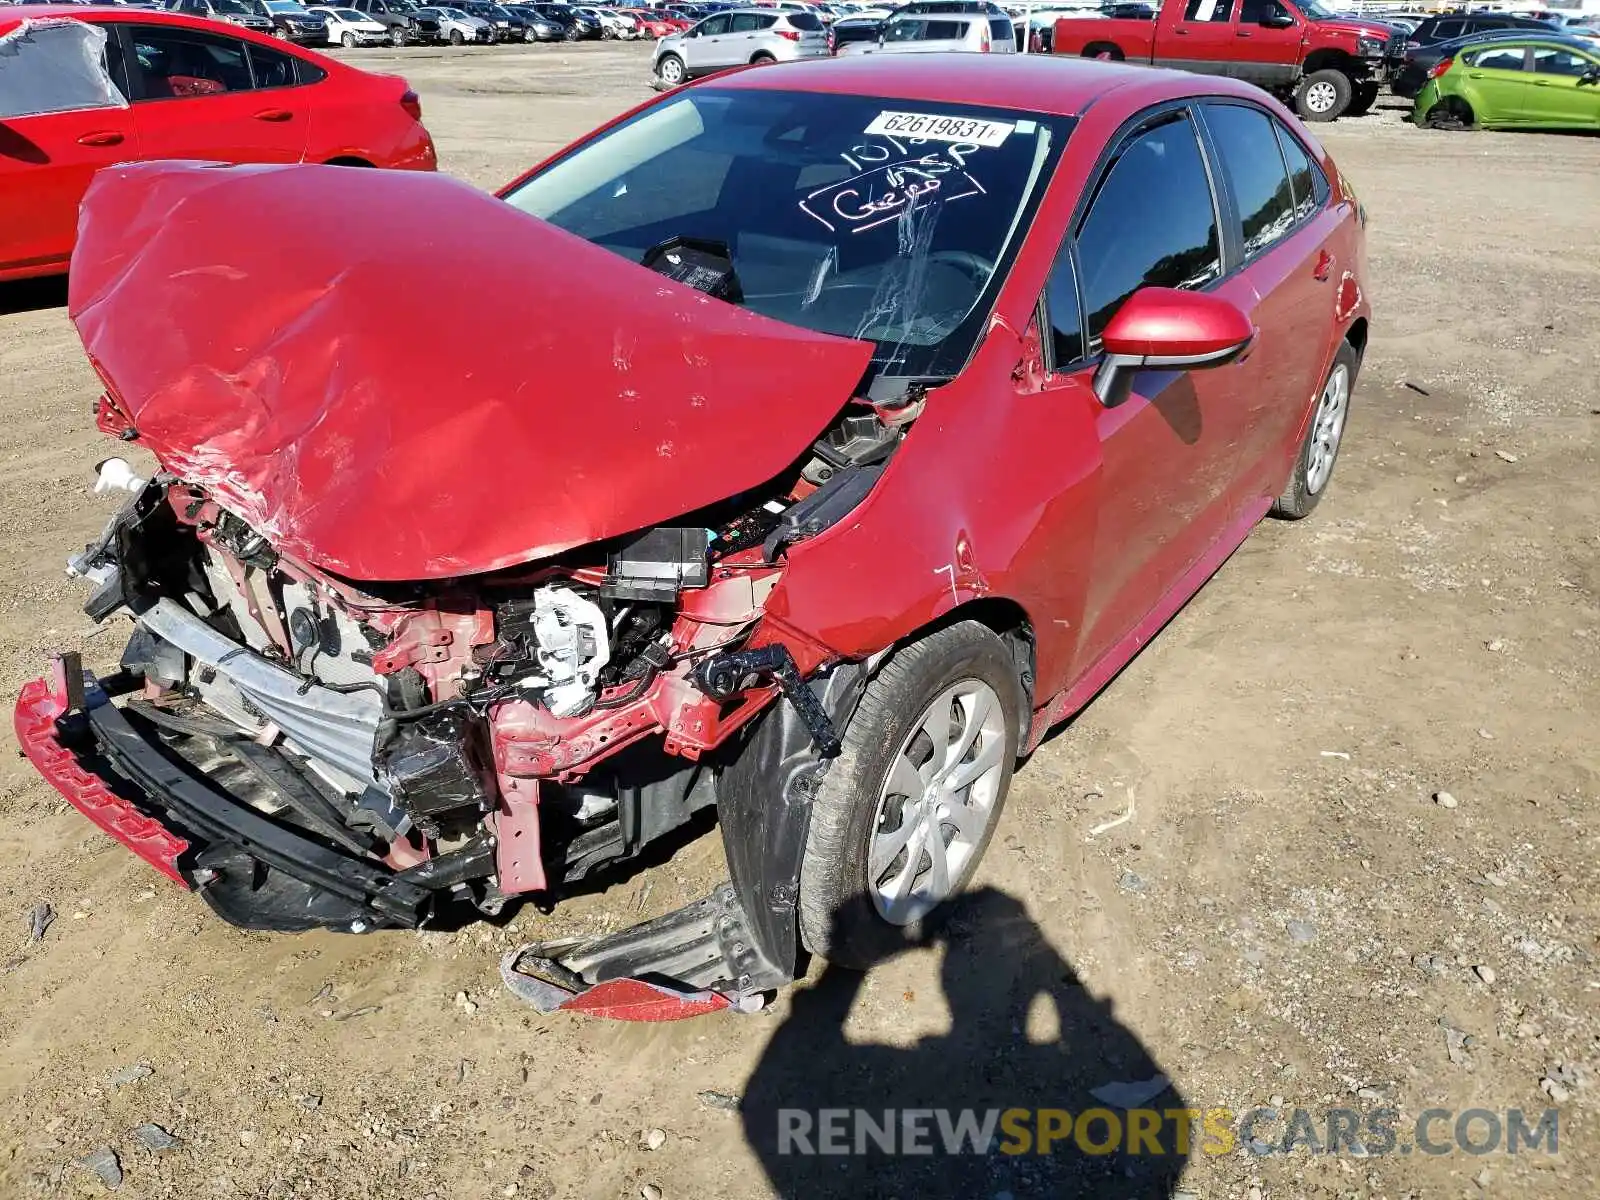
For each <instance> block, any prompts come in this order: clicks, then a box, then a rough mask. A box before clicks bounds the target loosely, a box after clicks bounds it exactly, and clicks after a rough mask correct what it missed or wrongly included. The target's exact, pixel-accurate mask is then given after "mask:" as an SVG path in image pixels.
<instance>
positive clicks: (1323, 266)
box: [1311, 250, 1333, 283]
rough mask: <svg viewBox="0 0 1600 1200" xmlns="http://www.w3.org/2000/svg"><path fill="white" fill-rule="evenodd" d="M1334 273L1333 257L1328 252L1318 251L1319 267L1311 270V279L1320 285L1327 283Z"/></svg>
mask: <svg viewBox="0 0 1600 1200" xmlns="http://www.w3.org/2000/svg"><path fill="white" fill-rule="evenodd" d="M1332 273H1333V255H1331V254H1329V253H1328V252H1327V251H1326V250H1318V251H1317V265H1316V266H1314V267H1312V268H1311V278H1313V279H1315V280H1316V281H1317V282H1318V283H1327V282H1328V276H1329V275H1331V274H1332Z"/></svg>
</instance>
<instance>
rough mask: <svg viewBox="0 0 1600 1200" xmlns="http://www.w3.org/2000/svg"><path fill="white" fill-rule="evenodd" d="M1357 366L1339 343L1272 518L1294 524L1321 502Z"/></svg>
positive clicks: (1347, 347) (1345, 345) (1348, 350)
mask: <svg viewBox="0 0 1600 1200" xmlns="http://www.w3.org/2000/svg"><path fill="white" fill-rule="evenodd" d="M1360 365H1361V360H1360V358H1359V357H1357V355H1356V352H1355V348H1354V347H1353V346H1351V345H1350V343H1349V342H1341V343H1340V345H1339V353H1337V354H1336V355H1334V357H1333V366H1331V367H1330V368H1328V377H1327V378H1326V379H1325V380H1323V383H1322V391H1321V393H1320V394H1319V395H1318V396H1317V407H1316V408H1315V409H1314V410H1313V411H1312V414H1311V425H1310V427H1309V428H1308V429H1307V430H1306V436H1305V441H1303V442H1301V443H1300V452H1299V453H1298V454H1296V455H1295V459H1294V470H1293V471H1292V472H1290V475H1289V482H1288V484H1287V485H1286V486H1285V487H1284V489H1283V495H1281V496H1279V497H1278V502H1277V503H1276V504H1274V505H1273V506H1272V515H1273V516H1275V517H1284V518H1286V519H1288V520H1291V521H1298V520H1299V519H1300V518H1301V517H1307V516H1310V515H1311V510H1312V509H1314V508H1315V507H1316V506H1317V502H1318V501H1319V500H1321V499H1322V493H1323V492H1325V491H1326V490H1327V488H1328V480H1330V479H1332V478H1333V464H1334V463H1335V462H1336V461H1337V460H1338V457H1339V447H1340V445H1341V444H1342V443H1343V441H1344V425H1345V419H1346V418H1347V417H1348V416H1349V415H1350V391H1351V389H1352V388H1353V387H1354V386H1355V381H1356V371H1357V369H1359V367H1360Z"/></svg>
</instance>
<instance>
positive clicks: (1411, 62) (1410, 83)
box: [1389, 28, 1528, 100]
mask: <svg viewBox="0 0 1600 1200" xmlns="http://www.w3.org/2000/svg"><path fill="white" fill-rule="evenodd" d="M1527 32H1528V31H1527V30H1525V29H1515V28H1513V29H1487V30H1484V31H1483V32H1482V33H1476V34H1471V35H1469V36H1467V37H1458V38H1453V39H1452V40H1450V41H1448V42H1432V43H1430V44H1428V45H1426V46H1416V47H1413V48H1408V49H1407V50H1406V52H1405V57H1404V58H1403V59H1402V60H1401V62H1400V65H1399V67H1397V68H1396V69H1395V72H1394V74H1393V75H1392V76H1390V78H1389V90H1390V91H1392V92H1393V93H1394V94H1395V95H1396V96H1401V97H1404V98H1405V99H1407V100H1410V99H1413V98H1415V96H1416V94H1417V93H1418V92H1420V91H1421V90H1422V88H1423V85H1425V84H1426V83H1427V82H1428V72H1429V71H1431V70H1433V68H1434V66H1435V65H1437V64H1438V63H1440V62H1442V61H1443V60H1444V59H1447V58H1449V57H1450V56H1451V55H1453V54H1455V53H1456V51H1458V50H1460V49H1461V48H1462V47H1463V46H1472V45H1477V44H1479V43H1482V42H1490V41H1496V40H1502V41H1503V40H1504V39H1506V38H1518V37H1526V36H1527Z"/></svg>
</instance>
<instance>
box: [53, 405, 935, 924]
mask: <svg viewBox="0 0 1600 1200" xmlns="http://www.w3.org/2000/svg"><path fill="white" fill-rule="evenodd" d="M920 407H921V403H920V401H919V400H918V399H917V398H916V397H915V395H913V396H912V397H911V398H910V399H909V402H907V400H906V398H904V397H902V398H900V399H899V401H898V402H897V403H895V404H893V405H879V404H875V403H871V402H868V401H852V402H851V403H850V404H849V405H848V406H847V408H846V410H845V411H844V412H843V413H842V414H841V415H840V416H839V418H838V419H837V421H836V422H835V423H834V424H833V425H832V426H831V427H830V428H829V429H828V430H827V431H826V432H825V433H824V435H823V436H822V437H821V438H819V439H818V440H817V441H816V442H815V443H814V444H813V445H812V446H811V448H810V450H809V452H808V453H807V454H806V455H804V456H803V458H802V460H801V461H799V462H797V463H795V464H794V466H793V467H792V469H791V470H789V471H788V472H786V473H785V474H784V475H783V476H782V477H780V478H779V479H777V480H774V481H772V482H771V483H770V484H769V485H768V486H766V487H763V488H759V489H756V490H754V491H751V492H748V493H745V494H743V495H741V496H737V497H734V498H732V499H730V500H728V501H725V502H723V503H721V504H718V505H716V506H714V507H713V508H711V509H708V510H702V511H700V512H697V513H694V514H690V515H689V516H686V517H685V518H683V519H682V520H681V521H678V522H676V523H674V524H672V525H666V526H659V527H655V528H651V529H647V530H644V531H642V532H638V533H635V534H632V535H628V536H624V537H621V538H618V539H615V540H613V541H612V542H608V543H602V544H596V545H592V546H587V547H583V548H581V549H579V550H576V551H572V552H569V553H567V554H565V555H562V556H560V557H559V558H557V559H554V560H547V561H544V562H539V563H535V564H530V565H528V566H524V567H517V568H512V569H509V570H504V571H499V572H494V573H490V574H488V575H479V576H472V577H467V578H461V579H455V580H446V581H440V582H427V583H400V584H373V583H360V584H357V583H354V582H352V581H349V580H345V579H342V578H339V577H337V576H335V575H333V574H331V573H328V572H326V571H323V570H320V569H318V568H317V567H315V566H313V565H311V564H308V563H305V562H301V561H298V560H296V559H292V558H290V557H287V556H284V555H281V554H280V553H279V552H278V551H277V550H276V549H275V548H274V546H273V545H272V543H271V542H270V541H269V539H268V538H266V537H265V536H263V535H262V534H261V533H260V532H258V531H257V530H254V529H252V528H251V527H250V526H249V525H247V524H246V523H245V522H244V521H243V520H241V519H240V518H239V517H237V516H236V515H234V514H233V513H231V512H229V511H227V510H226V509H224V508H222V507H220V506H219V505H218V503H217V502H216V501H215V500H214V499H213V498H212V497H211V496H210V495H208V494H207V492H206V491H204V490H202V489H201V488H198V487H195V486H192V485H190V484H188V483H186V482H185V481H183V480H182V479H179V478H176V477H174V476H172V475H168V474H158V475H156V476H155V478H153V479H151V480H144V479H141V478H138V477H137V476H135V475H134V474H133V472H132V470H131V468H130V467H129V466H128V464H127V463H125V462H124V461H123V460H121V459H111V460H108V461H107V462H105V463H103V464H101V466H100V468H99V471H100V476H99V482H98V483H97V490H101V491H111V492H122V493H131V498H130V499H128V500H127V502H126V503H125V504H124V506H123V508H122V509H121V511H120V512H119V513H118V514H117V516H116V517H115V518H114V519H113V520H112V521H111V523H110V524H109V525H108V527H107V529H106V531H105V533H104V534H103V535H102V537H101V538H100V539H99V541H97V542H96V543H95V544H93V545H91V546H89V547H87V548H86V549H85V551H84V552H83V553H82V554H81V555H79V556H77V557H76V558H74V559H73V560H72V562H71V564H70V566H69V570H70V572H71V573H72V574H74V575H78V576H82V577H83V578H85V579H87V580H89V581H91V582H92V583H94V585H95V587H96V590H95V592H94V595H93V597H92V598H91V600H90V601H89V603H88V604H87V605H86V611H87V612H89V613H90V615H91V616H93V617H94V618H95V619H96V620H104V619H107V618H109V617H111V616H113V615H114V614H117V613H121V612H127V613H129V614H130V615H132V616H133V619H134V622H135V626H134V632H133V635H132V637H131V638H130V640H129V642H128V645H127V648H126V650H125V652H124V653H123V656H122V663H121V665H122V668H123V670H122V675H121V676H120V677H119V682H118V683H117V684H116V687H117V688H118V689H119V690H123V691H125V692H126V698H125V699H124V700H122V701H121V702H120V703H119V704H118V705H116V706H115V707H116V708H117V709H118V712H119V714H120V716H118V717H116V718H115V719H117V720H121V721H124V722H125V723H126V724H127V726H128V727H129V728H130V729H131V730H132V731H133V732H134V733H136V734H138V735H139V736H141V737H143V738H144V740H145V741H147V742H152V743H154V744H157V745H159V746H160V748H161V751H162V754H163V755H164V757H165V758H166V759H167V760H168V762H169V763H170V764H171V765H172V766H173V767H174V768H176V769H177V770H179V771H181V772H183V773H184V774H186V775H188V776H190V777H191V778H192V779H198V780H203V781H204V782H205V783H206V784H207V785H209V786H210V787H213V788H217V789H220V790H222V791H223V792H225V793H226V794H227V795H228V796H230V797H232V798H233V799H235V800H237V801H239V802H242V803H243V804H245V805H248V806H249V808H251V809H252V810H254V812H256V813H258V814H260V815H261V816H263V817H265V818H267V819H268V820H269V821H271V822H273V823H274V824H275V825H280V826H284V827H288V828H292V829H293V830H295V831H297V832H298V833H299V834H302V835H305V836H307V837H309V838H311V839H313V840H314V841H315V842H317V843H320V844H322V845H324V846H326V847H328V848H329V849H337V850H339V851H341V852H344V853H346V854H348V855H354V856H358V857H359V858H360V859H361V860H363V861H365V862H368V863H370V864H373V865H374V869H379V868H382V869H385V878H387V879H391V880H397V881H400V882H401V883H403V884H404V885H405V887H406V888H408V889H413V890H411V891H405V892H404V894H403V895H401V896H400V899H399V900H398V901H396V902H394V903H391V904H389V905H388V906H387V908H386V907H385V905H384V904H383V903H379V902H377V900H376V897H377V895H378V894H379V893H382V892H385V891H386V890H388V891H393V889H392V888H391V889H385V888H377V889H376V890H374V889H373V888H366V889H365V891H364V892H363V894H362V896H361V897H360V899H361V902H360V903H357V904H354V905H352V904H350V903H345V902H341V901H339V899H338V897H331V898H330V897H329V896H328V895H327V894H326V893H325V892H324V891H323V890H320V889H318V888H317V887H316V886H315V885H314V884H312V883H309V882H308V881H307V880H306V879H304V878H301V877H300V876H301V875H303V872H298V871H294V870H290V871H285V870H281V869H279V870H274V869H273V867H272V864H271V856H270V855H267V856H265V857H262V856H261V855H259V854H256V853H255V852H254V851H253V849H252V847H251V846H250V845H249V844H248V840H247V839H245V840H243V841H241V839H239V838H237V837H233V836H230V837H229V838H228V839H226V840H219V841H216V842H213V843H212V844H210V845H209V846H208V848H207V849H206V851H205V852H204V853H202V854H201V855H200V856H199V859H198V860H197V862H198V869H199V881H200V882H201V883H203V884H205V885H206V886H205V887H204V894H205V896H206V897H207V899H208V901H210V902H211V904H212V905H213V907H214V908H216V909H217V910H218V911H219V912H220V913H221V914H222V915H223V916H224V917H226V918H227V919H229V920H232V921H234V922H235V923H238V924H241V925H245V926H248V927H257V928H272V929H294V928H305V927H312V926H319V925H325V926H331V927H335V928H356V929H364V928H371V927H373V926H375V925H382V924H399V925H410V924H420V923H423V922H425V921H427V920H429V919H430V917H431V916H432V915H433V914H434V913H435V911H436V910H437V909H438V908H439V906H440V905H441V904H442V903H444V902H446V901H447V899H448V900H449V901H455V902H464V903H468V904H471V905H473V906H475V907H476V908H477V909H478V910H480V911H482V912H484V913H487V914H494V913H497V912H498V911H499V910H500V908H501V907H502V906H503V905H504V904H505V902H506V900H507V898H508V897H511V896H516V895H525V894H537V895H538V896H539V898H540V899H541V901H552V900H554V899H555V898H557V897H559V895H560V894H561V892H562V891H563V889H564V888H568V887H570V886H572V885H575V884H577V883H579V882H581V881H583V880H584V879H586V878H587V877H588V876H589V875H590V874H591V873H592V872H594V871H596V870H597V869H599V868H602V867H603V866H605V865H606V864H609V863H614V862H617V861H619V860H623V859H627V858H630V857H632V856H634V855H637V854H638V853H639V851H640V850H641V849H642V848H643V847H645V846H646V845H648V844H650V843H651V842H653V841H655V840H657V839H659V838H661V837H662V836H663V835H665V834H668V833H670V832H672V831H673V830H675V829H678V828H679V827H681V826H684V825H685V824H686V823H688V822H689V821H690V820H691V818H693V817H694V815H695V814H696V813H698V812H701V811H702V810H706V809H709V808H713V807H714V806H715V805H716V804H717V801H718V790H717V776H718V772H719V769H720V768H721V767H723V766H724V765H725V756H719V754H718V753H717V752H718V750H719V748H721V747H723V746H724V745H726V744H728V743H730V742H731V741H733V740H734V739H736V738H737V737H739V736H740V731H741V730H743V729H745V727H746V726H747V725H748V724H749V723H750V722H751V721H752V719H753V718H755V717H756V716H757V715H758V714H760V713H761V712H762V711H763V710H764V709H766V708H767V707H768V706H769V705H770V704H772V703H774V702H777V701H780V698H786V699H787V702H788V703H790V704H791V705H792V706H793V715H794V718H795V720H796V721H798V723H799V724H798V728H800V729H802V730H803V731H804V735H805V737H806V739H807V740H808V741H809V743H810V748H811V752H812V753H813V754H814V755H815V756H816V757H817V758H818V760H826V759H828V758H830V757H832V756H833V755H836V754H837V753H838V736H837V733H836V732H835V728H834V724H833V721H832V719H831V718H830V715H829V713H828V712H827V711H826V710H825V707H824V706H823V705H822V704H821V703H819V701H818V699H817V693H816V691H815V690H814V689H813V687H812V686H809V685H808V681H807V677H808V676H812V675H814V673H816V672H818V670H819V668H822V669H823V671H824V672H826V670H827V669H828V668H829V666H830V665H831V664H828V663H827V661H826V659H827V652H826V651H825V650H824V649H823V648H822V647H818V646H815V645H812V644H810V643H808V642H807V641H805V640H804V639H801V638H799V637H798V636H796V635H794V634H792V633H791V632H789V631H787V630H785V629H784V628H782V626H781V625H779V624H778V623H777V622H774V621H771V620H767V619H766V618H765V611H764V606H765V602H766V600H767V597H768V596H769V595H770V594H771V592H772V590H773V588H774V587H775V585H776V584H777V582H778V580H779V578H780V576H781V574H782V572H783V571H784V569H785V558H784V554H785V549H786V547H788V546H790V545H793V544H794V543H796V542H799V541H803V540H804V539H806V538H809V537H813V536H816V535H817V534H819V533H821V532H822V531H824V530H826V529H827V528H828V527H829V526H831V525H833V524H834V523H835V522H837V521H838V520H839V519H840V518H841V517H843V516H844V515H845V514H846V513H848V512H849V511H850V510H851V509H853V508H854V507H855V506H856V505H857V504H859V503H860V502H861V500H862V499H863V498H865V496H866V495H867V494H868V492H869V491H870V489H871V487H872V485H873V483H874V481H875V480H876V479H877V478H878V476H879V474H880V473H881V472H882V470H883V467H884V464H885V462H886V461H887V459H888V458H889V456H890V455H891V454H892V452H893V451H894V448H895V447H896V445H897V444H898V442H899V440H900V438H901V437H902V436H903V433H904V430H905V428H906V427H907V426H908V425H909V423H910V422H911V421H912V420H914V419H915V417H916V415H917V414H918V412H919V411H920ZM100 423H101V426H102V428H103V429H105V430H106V431H107V432H110V433H113V434H118V435H121V436H125V437H126V436H128V434H129V432H130V431H131V430H132V425H131V422H129V421H128V420H127V418H126V417H125V416H124V415H123V414H122V413H121V411H120V409H119V408H118V407H117V405H116V404H115V402H114V401H112V400H111V399H110V398H109V397H108V398H106V399H103V400H102V402H101V407H100ZM101 682H102V683H106V684H107V686H108V687H109V686H111V685H110V684H109V683H107V681H101ZM813 682H814V681H813ZM104 719H107V720H109V719H112V718H110V717H106V718H104ZM102 732H103V731H102ZM101 741H102V743H104V742H105V741H106V738H105V737H104V736H102V737H101ZM113 757H115V756H113ZM169 790H170V789H169ZM196 821H199V818H196ZM199 823H200V824H203V821H199ZM206 840H208V841H210V839H206ZM391 899H393V898H392V897H391Z"/></svg>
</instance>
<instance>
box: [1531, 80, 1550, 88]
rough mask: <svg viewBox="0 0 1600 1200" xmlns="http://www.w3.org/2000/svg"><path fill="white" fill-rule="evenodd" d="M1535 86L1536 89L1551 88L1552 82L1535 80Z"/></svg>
mask: <svg viewBox="0 0 1600 1200" xmlns="http://www.w3.org/2000/svg"><path fill="white" fill-rule="evenodd" d="M1533 86H1534V87H1549V86H1550V81H1549V80H1548V79H1535V80H1534V81H1533Z"/></svg>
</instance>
